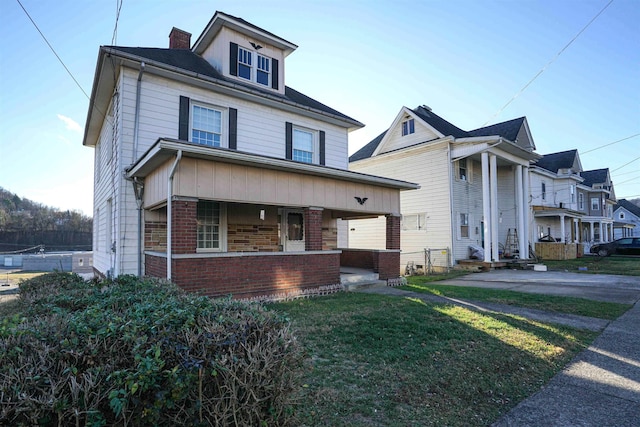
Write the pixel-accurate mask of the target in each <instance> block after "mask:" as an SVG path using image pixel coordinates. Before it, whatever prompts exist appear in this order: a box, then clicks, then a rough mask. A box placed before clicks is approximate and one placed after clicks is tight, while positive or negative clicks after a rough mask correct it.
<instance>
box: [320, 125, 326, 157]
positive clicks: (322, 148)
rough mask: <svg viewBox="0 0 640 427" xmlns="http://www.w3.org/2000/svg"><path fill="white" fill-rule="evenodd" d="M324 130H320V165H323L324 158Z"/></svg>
mask: <svg viewBox="0 0 640 427" xmlns="http://www.w3.org/2000/svg"><path fill="white" fill-rule="evenodd" d="M324 138H325V136H324V131H323V130H321V131H320V149H319V154H320V164H321V165H325V159H324Z"/></svg>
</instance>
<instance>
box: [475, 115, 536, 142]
mask: <svg viewBox="0 0 640 427" xmlns="http://www.w3.org/2000/svg"><path fill="white" fill-rule="evenodd" d="M523 122H524V117H518V118H517V119H512V120H509V121H506V122H502V123H496V124H495V125H491V126H485V127H483V128H478V129H474V130H471V131H469V132H467V134H468V136H490V135H499V136H501V137H503V138H504V139H508V140H509V141H511V142H516V138H517V136H518V132H520V128H521V127H522V123H523Z"/></svg>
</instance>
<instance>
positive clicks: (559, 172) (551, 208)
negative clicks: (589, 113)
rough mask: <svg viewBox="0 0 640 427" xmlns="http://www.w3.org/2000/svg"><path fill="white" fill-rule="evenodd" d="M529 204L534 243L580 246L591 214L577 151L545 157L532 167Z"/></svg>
mask: <svg viewBox="0 0 640 427" xmlns="http://www.w3.org/2000/svg"><path fill="white" fill-rule="evenodd" d="M530 171H531V179H530V182H531V188H530V192H531V197H530V203H531V207H532V211H533V216H532V218H531V221H532V226H531V230H532V231H533V233H534V234H533V236H531V238H532V239H533V240H534V241H538V240H543V241H557V242H562V243H578V242H579V241H581V239H580V232H581V227H580V223H581V221H582V218H583V217H585V215H587V214H588V210H587V206H586V204H585V200H587V198H588V197H587V196H588V190H587V189H586V188H585V186H584V185H581V184H582V182H583V180H584V178H582V177H581V176H580V173H581V172H582V164H581V163H580V156H579V155H578V150H568V151H562V152H559V153H551V154H545V155H544V156H542V158H541V159H539V160H538V161H537V162H536V163H535V164H534V165H532V167H531V168H530Z"/></svg>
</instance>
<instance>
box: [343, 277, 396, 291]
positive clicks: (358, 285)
mask: <svg viewBox="0 0 640 427" xmlns="http://www.w3.org/2000/svg"><path fill="white" fill-rule="evenodd" d="M343 286H344V289H345V290H346V291H350V292H353V291H357V290H359V289H364V288H385V287H386V286H387V281H386V280H374V281H363V282H354V283H343Z"/></svg>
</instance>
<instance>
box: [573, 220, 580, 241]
mask: <svg viewBox="0 0 640 427" xmlns="http://www.w3.org/2000/svg"><path fill="white" fill-rule="evenodd" d="M573 236H574V239H573V243H580V223H579V222H578V219H577V218H576V219H574V220H573Z"/></svg>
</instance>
